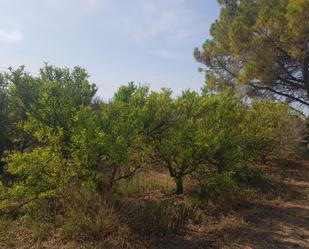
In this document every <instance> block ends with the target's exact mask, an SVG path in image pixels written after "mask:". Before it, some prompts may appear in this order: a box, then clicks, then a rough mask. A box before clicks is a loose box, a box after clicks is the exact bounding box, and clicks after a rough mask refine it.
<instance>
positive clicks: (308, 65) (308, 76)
mask: <svg viewBox="0 0 309 249" xmlns="http://www.w3.org/2000/svg"><path fill="white" fill-rule="evenodd" d="M302 71H303V72H302V73H303V79H304V84H305V87H306V90H307V98H308V99H309V53H308V54H306V55H305V58H304V59H303V62H302Z"/></svg>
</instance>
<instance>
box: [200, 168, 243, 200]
mask: <svg viewBox="0 0 309 249" xmlns="http://www.w3.org/2000/svg"><path fill="white" fill-rule="evenodd" d="M239 190H240V188H239V186H238V184H237V182H236V181H235V179H234V173H232V172H225V173H223V174H220V175H217V176H215V177H214V178H213V179H211V180H210V181H203V182H202V183H201V192H200V195H201V197H202V198H206V199H208V200H214V201H223V202H230V201H232V199H233V197H235V195H236V193H237V192H238V191H239Z"/></svg>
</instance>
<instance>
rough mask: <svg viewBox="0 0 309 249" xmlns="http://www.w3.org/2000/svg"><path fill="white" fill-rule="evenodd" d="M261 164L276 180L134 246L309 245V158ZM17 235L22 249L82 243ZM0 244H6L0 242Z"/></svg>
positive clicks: (231, 248) (256, 248)
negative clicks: (220, 210)
mask: <svg viewBox="0 0 309 249" xmlns="http://www.w3.org/2000/svg"><path fill="white" fill-rule="evenodd" d="M258 168H260V169H261V168H262V170H263V171H264V172H267V174H268V175H270V176H271V179H272V181H270V182H272V185H269V186H264V190H263V191H262V192H259V194H257V193H255V195H253V196H252V197H251V198H248V199H245V200H243V201H240V202H239V203H237V204H236V206H233V207H232V208H229V209H228V210H226V211H225V212H224V213H222V214H216V216H215V217H214V219H213V220H212V219H210V220H209V221H207V223H206V224H205V223H202V224H199V225H196V224H189V225H188V227H187V229H186V230H185V231H183V233H181V234H179V235H170V236H163V237H161V238H157V237H156V238H153V239H150V238H147V239H146V240H142V241H141V244H140V247H139V246H138V245H135V246H134V249H139V248H140V249H145V248H147V249H172V248H175V249H208V248H209V249H281V248H303V249H305V248H308V249H309V161H288V162H282V163H278V162H276V163H269V164H268V165H265V166H260V165H259V166H258ZM16 232H17V231H16ZM17 234H18V232H17ZM19 238H20V239H21V240H23V241H20V243H19V244H20V245H24V246H22V247H18V248H23V249H26V248H33V249H35V248H45V249H51V248H52V249H54V248H59V249H60V248H70V249H71V248H72V249H73V248H84V247H79V246H77V247H76V246H74V247H68V246H67V245H64V244H63V243H62V242H61V240H58V239H57V238H50V239H49V240H48V241H46V242H44V243H42V244H41V245H40V246H39V247H38V246H37V245H35V244H33V243H32V242H31V241H30V240H31V239H30V238H28V240H29V241H28V242H27V236H16V240H19ZM133 240H134V239H133ZM137 244H139V243H137ZM27 245H29V246H27ZM30 245H31V246H30ZM0 248H1V249H8V247H7V246H5V245H3V247H2V246H1V243H0ZM12 248H16V247H12ZM87 248H88V247H87ZM89 248H96V249H101V247H100V246H95V247H89ZM115 248H118V246H116V247H115ZM119 248H122V247H121V246H120V247H119ZM102 249H105V248H104V247H102Z"/></svg>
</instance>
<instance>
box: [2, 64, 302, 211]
mask: <svg viewBox="0 0 309 249" xmlns="http://www.w3.org/2000/svg"><path fill="white" fill-rule="evenodd" d="M87 78H88V76H87V73H86V72H85V70H84V69H81V68H79V67H76V68H74V69H73V70H72V71H71V70H69V69H67V68H64V69H62V68H56V67H53V66H50V65H45V67H44V68H42V69H41V71H40V75H39V76H37V77H33V76H31V75H29V74H27V73H26V72H25V71H24V68H19V69H17V70H15V71H11V73H8V74H5V75H1V86H2V87H1V105H2V106H3V108H1V126H2V129H1V132H2V133H1V160H2V162H3V163H2V172H1V181H2V187H1V193H2V197H1V199H2V200H3V201H2V202H1V210H6V211H11V210H17V209H19V208H21V207H23V206H24V205H26V204H28V203H31V202H32V201H36V200H39V199H50V198H62V197H61V196H62V194H63V192H64V190H65V187H66V186H67V185H68V184H69V183H71V182H72V181H73V182H79V184H81V186H84V187H86V188H90V189H93V190H94V191H97V192H98V193H100V194H101V195H102V194H103V193H110V192H111V191H112V189H113V187H114V185H115V183H116V182H118V181H121V180H123V179H128V178H132V177H133V176H134V174H135V173H137V172H138V171H139V170H142V169H143V168H147V167H148V168H149V167H164V168H167V169H168V172H169V174H170V176H171V177H172V178H173V179H174V181H175V184H176V193H177V194H182V193H183V191H184V188H183V181H184V179H185V178H186V177H187V176H194V175H199V178H201V177H202V178H207V177H209V174H212V175H213V174H215V175H217V174H219V175H220V174H224V173H225V172H233V171H235V170H236V169H237V167H238V166H240V165H247V164H248V162H250V161H252V160H257V159H263V161H264V162H265V160H266V157H267V156H271V154H272V153H273V152H274V151H275V150H276V149H278V148H279V145H280V146H282V142H281V143H280V142H278V141H279V139H280V137H282V136H283V134H282V132H283V130H284V131H285V132H286V129H284V128H286V127H289V126H291V125H292V124H294V123H295V122H296V121H297V120H300V118H299V117H298V116H297V115H296V113H293V112H292V111H291V110H290V109H289V108H288V106H286V105H284V104H276V103H273V102H269V101H258V100H254V101H253V102H252V103H250V104H248V103H246V102H245V101H243V100H242V99H241V98H240V97H238V96H237V95H235V94H233V92H232V91H227V92H225V93H221V94H211V93H209V92H207V91H206V90H205V91H203V92H202V93H201V94H198V93H197V92H194V91H189V90H187V91H184V92H183V93H182V94H181V95H180V96H178V97H173V96H172V92H171V91H170V90H168V89H162V90H161V91H159V92H150V91H149V89H148V87H146V86H136V85H134V84H133V83H129V84H128V85H126V86H122V87H120V88H119V90H118V91H117V92H116V93H115V96H114V97H113V98H112V99H111V100H110V101H109V102H107V103H105V102H99V103H97V104H96V105H94V104H92V102H91V100H92V99H93V96H94V94H95V92H96V87H95V86H94V85H91V84H90V83H89V82H88V79H87ZM294 135H295V139H296V140H297V139H298V138H299V135H300V134H294ZM211 172H212V173H211ZM204 180H205V179H204Z"/></svg>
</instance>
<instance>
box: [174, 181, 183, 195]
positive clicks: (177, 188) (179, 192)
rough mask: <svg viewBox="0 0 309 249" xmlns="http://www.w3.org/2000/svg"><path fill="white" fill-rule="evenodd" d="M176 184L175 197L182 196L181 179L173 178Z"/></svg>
mask: <svg viewBox="0 0 309 249" xmlns="http://www.w3.org/2000/svg"><path fill="white" fill-rule="evenodd" d="M175 182H176V195H181V194H183V179H182V177H177V178H175Z"/></svg>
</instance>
